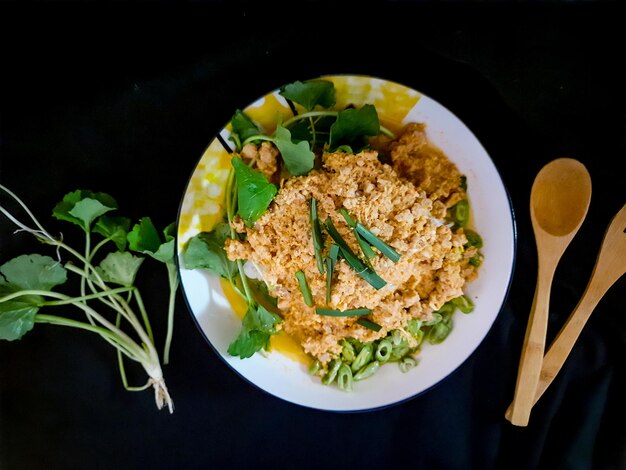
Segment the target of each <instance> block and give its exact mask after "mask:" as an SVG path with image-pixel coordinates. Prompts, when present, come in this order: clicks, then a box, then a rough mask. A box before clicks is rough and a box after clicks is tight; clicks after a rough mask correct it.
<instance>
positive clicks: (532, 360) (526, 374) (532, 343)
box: [505, 259, 558, 426]
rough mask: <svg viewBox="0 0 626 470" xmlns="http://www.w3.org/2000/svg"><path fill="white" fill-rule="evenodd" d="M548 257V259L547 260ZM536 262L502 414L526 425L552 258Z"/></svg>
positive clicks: (542, 347) (540, 359)
mask: <svg viewBox="0 0 626 470" xmlns="http://www.w3.org/2000/svg"><path fill="white" fill-rule="evenodd" d="M551 261H552V260H551ZM557 261H558V259H557V260H556V261H555V262H550V263H545V264H544V265H543V266H542V265H541V263H540V266H539V273H538V276H537V288H536V289H535V298H534V300H533V306H532V308H531V311H530V317H529V319H528V325H527V327H526V335H525V337H524V344H523V345H522V354H521V357H520V362H519V368H518V372H517V382H516V384H515V395H514V396H513V403H511V406H510V407H509V408H510V413H508V412H507V413H506V414H505V416H506V418H507V419H508V420H509V421H511V423H512V424H514V425H515V426H527V425H528V419H529V417H530V410H531V409H532V406H533V403H534V397H535V391H536V390H537V384H538V382H539V374H540V373H541V366H542V363H543V355H544V351H545V345H546V332H547V329H548V307H549V305H550V286H551V285H552V278H553V277H554V271H555V269H556V264H557V263H556V262H557Z"/></svg>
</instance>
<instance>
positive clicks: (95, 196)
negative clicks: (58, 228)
mask: <svg viewBox="0 0 626 470" xmlns="http://www.w3.org/2000/svg"><path fill="white" fill-rule="evenodd" d="M85 200H92V201H96V202H97V203H99V204H96V203H94V202H81V201H85ZM105 208H106V210H105ZM113 209H117V202H115V199H113V198H112V197H111V196H109V195H108V194H106V193H94V192H93V191H88V190H81V189H79V190H77V191H73V192H71V193H67V194H66V195H65V196H63V200H62V201H61V202H59V203H58V204H57V205H56V206H55V207H54V209H53V210H52V215H53V217H55V218H56V219H59V220H65V221H67V222H71V223H73V224H76V225H80V226H81V227H82V228H83V230H89V225H90V224H91V222H92V221H93V220H94V219H95V218H96V217H98V216H100V215H102V214H104V213H105V212H108V211H109V210H113Z"/></svg>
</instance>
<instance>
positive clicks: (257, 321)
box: [228, 305, 281, 359]
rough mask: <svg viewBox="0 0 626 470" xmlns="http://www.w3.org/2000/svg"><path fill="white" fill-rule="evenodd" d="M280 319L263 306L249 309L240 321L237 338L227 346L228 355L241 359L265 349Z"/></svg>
mask: <svg viewBox="0 0 626 470" xmlns="http://www.w3.org/2000/svg"><path fill="white" fill-rule="evenodd" d="M280 321H281V319H280V317H279V316H278V315H276V314H274V313H272V312H270V311H268V310H267V309H266V308H265V307H263V306H260V305H259V306H257V307H250V308H249V309H248V311H247V312H246V315H245V316H244V317H243V320H242V322H241V323H242V327H241V332H240V333H239V336H237V339H235V341H233V342H232V343H231V344H230V345H229V346H228V354H230V355H231V356H239V357H240V358H241V359H245V358H248V357H251V356H252V355H253V354H254V353H255V352H257V351H259V350H261V349H262V348H265V347H267V344H268V342H269V339H270V336H271V335H273V334H275V333H276V324H278V323H280Z"/></svg>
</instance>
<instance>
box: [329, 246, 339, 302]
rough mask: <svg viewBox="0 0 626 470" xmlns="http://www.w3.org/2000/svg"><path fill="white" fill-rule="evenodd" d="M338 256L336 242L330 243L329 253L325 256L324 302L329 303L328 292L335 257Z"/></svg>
mask: <svg viewBox="0 0 626 470" xmlns="http://www.w3.org/2000/svg"><path fill="white" fill-rule="evenodd" d="M338 256H339V246H338V245H336V244H334V243H333V244H332V245H330V253H329V254H328V257H327V258H326V303H327V304H329V303H330V293H331V287H332V282H333V274H334V273H335V265H336V264H337V257H338Z"/></svg>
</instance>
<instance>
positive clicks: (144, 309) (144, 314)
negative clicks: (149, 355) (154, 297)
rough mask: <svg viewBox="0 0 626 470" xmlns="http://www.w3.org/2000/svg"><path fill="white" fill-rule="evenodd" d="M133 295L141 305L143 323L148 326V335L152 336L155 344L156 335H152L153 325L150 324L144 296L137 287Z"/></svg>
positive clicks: (139, 305) (151, 339) (151, 338)
mask: <svg viewBox="0 0 626 470" xmlns="http://www.w3.org/2000/svg"><path fill="white" fill-rule="evenodd" d="M133 295H134V296H135V302H137V306H138V307H139V313H140V315H141V318H142V319H143V324H144V326H145V327H146V333H148V337H149V338H150V342H151V343H152V344H154V339H153V338H154V337H153V335H152V325H150V320H149V319H148V312H147V311H146V306H145V305H144V303H143V298H142V297H141V294H140V293H139V289H137V288H135V289H134V290H133Z"/></svg>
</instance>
